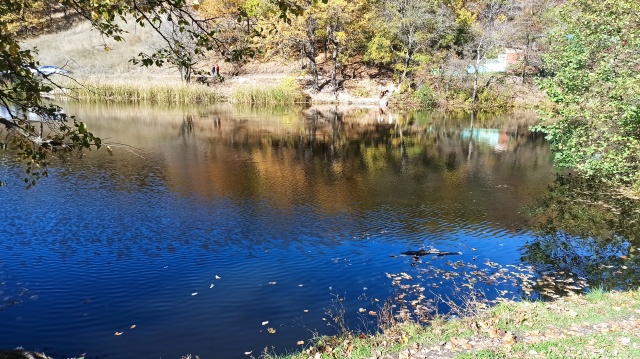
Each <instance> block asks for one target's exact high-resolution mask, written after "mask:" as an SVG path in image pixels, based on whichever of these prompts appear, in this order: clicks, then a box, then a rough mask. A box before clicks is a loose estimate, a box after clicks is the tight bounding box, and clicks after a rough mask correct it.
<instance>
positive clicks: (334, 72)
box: [331, 41, 338, 91]
mask: <svg viewBox="0 0 640 359" xmlns="http://www.w3.org/2000/svg"><path fill="white" fill-rule="evenodd" d="M332 43H333V51H332V52H331V61H332V63H333V67H332V68H331V84H332V85H333V89H334V90H335V91H337V90H338V45H337V44H336V43H335V42H333V41H332Z"/></svg>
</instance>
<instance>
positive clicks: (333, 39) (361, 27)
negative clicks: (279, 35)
mask: <svg viewBox="0 0 640 359" xmlns="http://www.w3.org/2000/svg"><path fill="white" fill-rule="evenodd" d="M369 5H370V4H369V1H367V0H357V1H345V0H329V1H327V3H326V4H325V5H324V6H323V7H322V9H323V11H322V14H324V16H323V18H322V22H323V23H324V24H325V28H326V39H327V49H328V50H330V51H331V64H332V66H331V84H332V85H333V88H334V89H337V88H338V87H339V85H338V71H339V70H342V68H343V65H344V64H345V63H346V62H348V57H349V56H354V55H355V54H357V52H358V51H357V50H359V49H361V48H362V47H363V46H364V44H365V43H366V40H367V39H368V33H369V23H370V15H371V12H370V6H369Z"/></svg>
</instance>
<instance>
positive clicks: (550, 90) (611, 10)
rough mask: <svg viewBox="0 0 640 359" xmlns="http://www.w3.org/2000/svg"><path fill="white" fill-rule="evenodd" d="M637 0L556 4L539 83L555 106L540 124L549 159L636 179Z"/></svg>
mask: <svg viewBox="0 0 640 359" xmlns="http://www.w3.org/2000/svg"><path fill="white" fill-rule="evenodd" d="M638 9H640V1H638V0H631V1H624V2H619V1H615V0H601V1H593V0H570V1H567V2H566V3H565V4H564V5H563V6H561V7H559V9H558V13H557V15H556V16H557V19H558V20H557V24H556V26H555V28H554V30H553V32H552V36H551V49H550V52H549V54H547V56H546V57H545V61H546V63H545V66H546V68H547V70H548V71H549V72H550V73H551V75H552V76H550V77H548V78H547V79H545V80H543V81H542V83H541V85H542V88H543V89H544V90H545V91H546V92H547V94H548V96H549V98H550V99H551V101H553V102H554V103H555V104H556V106H555V107H554V108H553V110H552V111H550V112H549V113H547V115H546V119H547V121H546V122H544V123H543V124H542V125H540V126H539V127H538V129H539V130H541V131H543V132H545V133H546V137H547V139H548V140H549V142H550V143H551V146H552V150H553V151H554V153H555V163H556V164H557V165H558V166H561V167H570V168H574V169H576V170H578V171H579V172H580V173H581V174H582V175H584V176H585V177H588V178H591V179H596V180H600V181H605V182H607V183H609V184H615V185H620V184H623V185H624V184H627V185H628V184H633V183H635V184H636V185H640V61H638V53H639V52H640V16H639V15H640V14H639V12H638Z"/></svg>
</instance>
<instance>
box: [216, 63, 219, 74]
mask: <svg viewBox="0 0 640 359" xmlns="http://www.w3.org/2000/svg"><path fill="white" fill-rule="evenodd" d="M216 74H217V75H218V76H220V66H219V65H218V64H216Z"/></svg>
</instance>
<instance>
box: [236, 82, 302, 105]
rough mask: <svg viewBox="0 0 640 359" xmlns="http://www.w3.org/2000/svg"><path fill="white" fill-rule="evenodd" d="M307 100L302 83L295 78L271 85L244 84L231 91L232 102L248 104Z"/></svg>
mask: <svg viewBox="0 0 640 359" xmlns="http://www.w3.org/2000/svg"><path fill="white" fill-rule="evenodd" d="M305 101H306V98H305V96H304V93H303V92H302V90H301V88H300V85H299V84H298V82H297V81H296V80H295V79H293V78H286V79H284V80H283V81H282V82H281V83H280V84H278V85H276V86H270V87H259V86H242V87H237V88H235V89H234V90H233V92H232V93H231V102H233V103H236V104H248V105H292V104H296V103H303V102H305Z"/></svg>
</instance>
